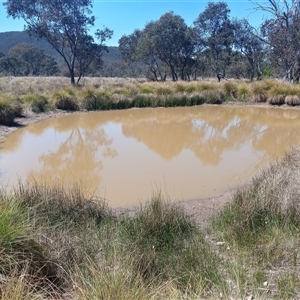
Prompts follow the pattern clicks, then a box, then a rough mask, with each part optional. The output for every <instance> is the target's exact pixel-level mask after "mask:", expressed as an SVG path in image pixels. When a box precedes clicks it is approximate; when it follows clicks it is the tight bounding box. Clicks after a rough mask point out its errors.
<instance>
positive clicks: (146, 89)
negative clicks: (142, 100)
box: [139, 86, 154, 94]
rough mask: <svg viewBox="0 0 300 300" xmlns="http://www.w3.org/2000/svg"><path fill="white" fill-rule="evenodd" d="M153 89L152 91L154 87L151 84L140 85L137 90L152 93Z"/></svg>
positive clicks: (142, 92)
mask: <svg viewBox="0 0 300 300" xmlns="http://www.w3.org/2000/svg"><path fill="white" fill-rule="evenodd" d="M153 91H154V88H153V87H152V86H141V87H140V91H139V92H140V93H141V94H152V93H153Z"/></svg>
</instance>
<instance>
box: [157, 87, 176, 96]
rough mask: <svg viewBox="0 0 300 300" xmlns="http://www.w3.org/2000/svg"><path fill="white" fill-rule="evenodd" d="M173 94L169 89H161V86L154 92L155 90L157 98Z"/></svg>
mask: <svg viewBox="0 0 300 300" xmlns="http://www.w3.org/2000/svg"><path fill="white" fill-rule="evenodd" d="M172 93H173V92H172V90H171V89H170V88H169V87H163V86H159V87H158V88H157V89H156V90H155V94H156V95H157V96H165V95H171V94H172Z"/></svg>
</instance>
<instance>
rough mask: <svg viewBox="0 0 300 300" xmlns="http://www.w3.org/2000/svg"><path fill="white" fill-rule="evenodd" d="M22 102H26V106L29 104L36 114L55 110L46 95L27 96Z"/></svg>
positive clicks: (23, 97)
mask: <svg viewBox="0 0 300 300" xmlns="http://www.w3.org/2000/svg"><path fill="white" fill-rule="evenodd" d="M22 101H23V102H25V104H29V106H30V108H31V110H32V111H33V112H34V113H41V112H45V111H48V110H52V109H53V107H52V106H51V104H50V103H49V101H48V98H47V97H46V96H45V95H38V94H37V95H36V94H25V95H23V96H22Z"/></svg>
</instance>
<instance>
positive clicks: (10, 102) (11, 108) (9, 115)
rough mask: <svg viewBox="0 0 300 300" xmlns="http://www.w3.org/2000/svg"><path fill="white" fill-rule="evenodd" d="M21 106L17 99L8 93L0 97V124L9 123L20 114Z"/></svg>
mask: <svg viewBox="0 0 300 300" xmlns="http://www.w3.org/2000/svg"><path fill="white" fill-rule="evenodd" d="M21 113H22V108H21V105H20V102H19V100H18V99H16V98H14V97H12V96H10V95H1V97H0V124H9V123H11V122H13V120H14V119H15V117H18V116H21Z"/></svg>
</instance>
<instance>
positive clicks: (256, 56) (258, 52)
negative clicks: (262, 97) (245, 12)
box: [233, 19, 264, 81]
mask: <svg viewBox="0 0 300 300" xmlns="http://www.w3.org/2000/svg"><path fill="white" fill-rule="evenodd" d="M233 24H234V45H235V48H236V49H237V50H238V51H240V52H241V53H242V54H243V55H244V56H245V57H246V58H247V61H248V64H249V66H250V70H251V71H250V76H249V77H250V79H251V81H252V80H253V78H254V75H255V73H257V78H258V79H260V78H261V75H262V72H261V68H260V65H261V62H262V60H263V55H264V45H263V42H262V40H261V39H260V38H259V37H258V36H257V35H256V32H255V30H254V28H253V27H252V26H251V25H250V24H249V22H248V21H247V20H246V19H242V20H238V19H236V20H234V21H233Z"/></svg>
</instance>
